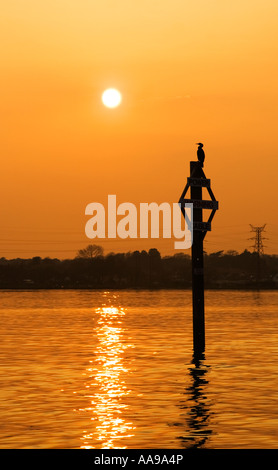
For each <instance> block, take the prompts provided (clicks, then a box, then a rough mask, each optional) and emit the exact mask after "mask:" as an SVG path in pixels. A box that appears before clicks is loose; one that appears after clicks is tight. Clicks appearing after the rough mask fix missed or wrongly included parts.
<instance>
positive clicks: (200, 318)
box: [190, 162, 205, 355]
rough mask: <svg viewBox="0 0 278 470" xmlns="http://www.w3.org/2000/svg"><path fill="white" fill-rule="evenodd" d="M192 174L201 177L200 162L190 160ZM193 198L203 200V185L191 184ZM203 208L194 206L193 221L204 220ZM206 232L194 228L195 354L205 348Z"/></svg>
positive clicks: (192, 251) (193, 295)
mask: <svg viewBox="0 0 278 470" xmlns="http://www.w3.org/2000/svg"><path fill="white" fill-rule="evenodd" d="M190 176H191V177H194V178H200V177H201V176H202V170H201V167H200V164H199V162H190ZM190 190H191V199H192V200H199V201H201V200H202V187H201V186H191V188H190ZM202 212H203V211H202V209H197V208H193V221H194V222H202V221H203V215H202ZM203 239H204V233H203V232H202V231H200V230H193V244H192V248H191V254H192V301H193V345H194V354H197V355H198V354H201V353H203V352H204V350H205V306H204V303H205V302H204V261H203Z"/></svg>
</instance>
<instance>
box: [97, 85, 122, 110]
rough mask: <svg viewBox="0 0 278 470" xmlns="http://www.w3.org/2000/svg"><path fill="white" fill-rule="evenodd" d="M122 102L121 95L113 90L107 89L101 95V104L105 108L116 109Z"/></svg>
mask: <svg viewBox="0 0 278 470" xmlns="http://www.w3.org/2000/svg"><path fill="white" fill-rule="evenodd" d="M121 101H122V95H121V93H120V92H119V91H118V90H116V89H115V88H109V89H108V90H105V91H104V92H103V94H102V102H103V104H104V106H106V107H107V108H116V107H117V106H119V104H120V103H121Z"/></svg>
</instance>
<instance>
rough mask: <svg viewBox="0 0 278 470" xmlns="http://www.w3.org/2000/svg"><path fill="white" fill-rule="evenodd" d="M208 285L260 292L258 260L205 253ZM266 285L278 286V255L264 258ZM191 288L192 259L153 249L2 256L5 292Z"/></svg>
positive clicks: (89, 249)
mask: <svg viewBox="0 0 278 470" xmlns="http://www.w3.org/2000/svg"><path fill="white" fill-rule="evenodd" d="M204 265H205V287H206V288H208V289H210V288H256V287H257V284H258V279H257V276H258V257H257V254H256V253H251V252H249V251H247V250H245V251H243V252H242V253H238V252H236V251H233V250H230V251H226V252H224V251H218V252H215V253H211V254H205V256H204ZM260 287H263V288H269V289H276V288H278V256H277V255H264V256H262V257H261V259H260ZM107 288H108V289H113V288H114V289H128V288H132V289H134V288H135V289H163V288H164V289H165V288H166V289H168V288H169V289H186V288H188V289H189V288H191V257H190V255H187V254H183V253H177V254H174V255H172V256H163V257H162V256H161V254H160V253H159V251H158V250H157V249H156V248H151V249H150V250H149V251H145V250H142V251H133V252H128V253H109V254H107V255H105V256H104V254H103V249H102V247H99V246H98V245H89V246H88V247H86V248H84V249H82V250H79V252H78V253H77V256H76V257H75V258H74V259H65V260H59V259H57V258H41V257H39V256H36V257H33V258H31V259H21V258H16V259H10V260H8V259H6V258H0V289H107Z"/></svg>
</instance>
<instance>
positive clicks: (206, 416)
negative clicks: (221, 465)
mask: <svg viewBox="0 0 278 470" xmlns="http://www.w3.org/2000/svg"><path fill="white" fill-rule="evenodd" d="M0 300H1V302H0V324H1V325H0V326H1V328H0V332H1V333H0V334H1V343H0V368H1V369H0V372H1V377H0V379H1V389H0V394H1V400H0V447H1V448H89V449H104V448H110V449H113V448H120V449H121V448H122V449H124V448H141V449H147V448H152V449H154V448H157V449H159V448H165V449H166V448H192V447H196V448H200V447H203V448H215V449H217V448H276V447H277V445H278V406H277V405H278V403H277V398H278V397H277V390H278V375H277V364H278V345H277V311H278V292H274V291H267V292H244V291H240V292H236V291H208V292H206V350H205V354H204V355H203V357H201V358H199V359H194V358H193V355H192V307H191V292H190V291H165V290H161V291H67V290H65V291H2V292H0Z"/></svg>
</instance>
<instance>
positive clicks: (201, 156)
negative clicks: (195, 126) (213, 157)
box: [196, 142, 205, 167]
mask: <svg viewBox="0 0 278 470" xmlns="http://www.w3.org/2000/svg"><path fill="white" fill-rule="evenodd" d="M196 145H198V149H197V157H198V160H199V162H200V163H201V166H202V167H203V166H204V161H205V152H204V150H203V144H202V143H201V142H199V143H198V144H196Z"/></svg>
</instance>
